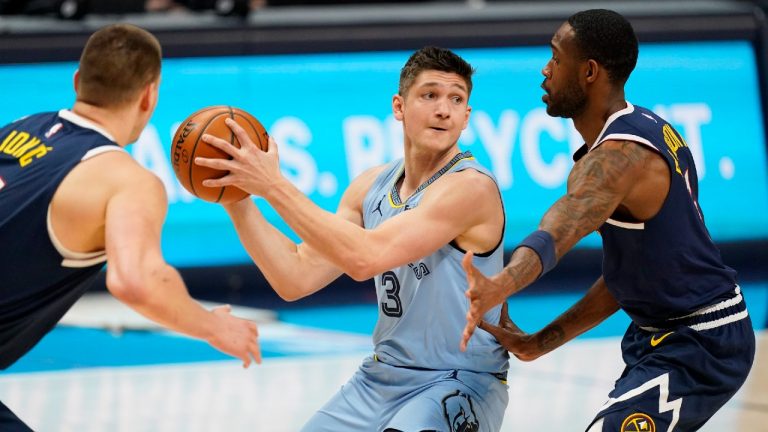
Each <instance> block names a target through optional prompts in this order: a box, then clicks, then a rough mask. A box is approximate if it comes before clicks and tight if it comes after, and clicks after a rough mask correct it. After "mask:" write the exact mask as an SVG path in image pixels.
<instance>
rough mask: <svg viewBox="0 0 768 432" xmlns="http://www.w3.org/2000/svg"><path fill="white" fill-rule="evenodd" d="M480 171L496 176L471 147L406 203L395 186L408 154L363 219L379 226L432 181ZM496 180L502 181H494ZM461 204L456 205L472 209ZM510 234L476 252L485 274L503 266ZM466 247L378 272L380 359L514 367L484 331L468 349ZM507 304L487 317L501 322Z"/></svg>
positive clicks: (412, 202) (369, 200) (371, 194)
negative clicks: (462, 347)
mask: <svg viewBox="0 0 768 432" xmlns="http://www.w3.org/2000/svg"><path fill="white" fill-rule="evenodd" d="M465 169H474V170H476V171H479V172H481V173H483V174H485V175H487V176H489V177H491V178H493V176H492V175H491V173H490V172H488V170H487V169H485V168H484V167H483V166H482V165H480V164H479V163H478V162H477V161H476V160H475V158H474V157H473V156H472V154H471V153H470V152H465V153H460V154H458V155H456V156H455V157H454V158H453V159H452V160H451V161H450V162H449V163H448V164H447V165H446V166H444V167H443V168H442V169H441V170H440V171H438V172H437V173H436V174H435V175H434V176H432V178H430V179H429V180H428V181H427V182H425V183H424V184H422V185H421V186H419V188H418V189H417V190H416V192H415V193H414V194H413V195H411V196H410V197H409V198H408V199H407V200H406V201H402V200H401V198H400V196H399V194H398V191H397V187H396V183H397V181H398V180H399V179H400V177H401V176H402V175H403V160H402V159H400V160H396V161H393V162H391V163H390V164H389V165H388V166H387V167H386V168H385V170H384V171H383V172H382V173H381V174H380V175H379V177H378V178H377V179H376V181H375V182H374V183H373V185H372V186H371V188H370V190H369V191H368V194H367V195H366V196H365V199H364V200H363V224H364V226H365V228H366V229H374V228H376V227H377V226H378V225H379V224H381V223H382V222H384V221H385V220H387V219H391V218H394V217H397V216H398V215H400V214H402V213H403V212H406V211H408V210H410V209H412V208H415V207H416V206H418V205H419V202H420V201H421V198H422V197H423V196H424V193H425V192H426V190H428V188H429V185H430V184H432V183H433V182H434V181H435V180H437V179H438V178H440V177H441V176H443V175H446V174H448V173H451V172H456V171H462V170H465ZM494 181H495V179H494ZM467 210H469V209H468V208H457V209H456V211H457V212H459V211H467ZM502 240H503V239H499V244H498V245H497V246H496V248H495V249H494V250H493V251H491V252H489V253H488V254H485V255H483V256H476V257H475V259H474V264H475V266H477V268H478V269H479V270H480V271H481V272H482V273H483V274H485V275H489V276H490V275H494V274H496V273H498V272H500V271H501V270H502V268H503V267H504V251H503V247H502V246H501V245H502V244H503V241H502ZM464 253H465V251H463V250H461V249H460V248H459V247H458V246H457V245H455V244H453V243H451V244H447V245H445V246H443V247H441V248H440V249H438V250H437V251H436V252H435V253H433V254H432V255H429V256H427V257H424V258H422V259H420V260H418V261H415V262H412V263H408V264H406V265H403V266H400V267H397V268H394V269H392V270H389V271H386V272H384V273H382V274H380V275H378V276H376V278H375V281H376V295H377V297H378V300H379V319H378V322H377V324H376V329H375V330H374V333H373V342H374V344H375V353H376V356H377V357H378V358H379V360H381V361H383V362H384V363H387V364H390V365H393V366H405V367H416V368H427V369H440V370H448V369H464V370H471V371H477V372H490V373H500V372H504V371H506V370H507V368H508V366H509V365H508V359H509V355H508V354H507V351H506V350H505V349H504V348H503V347H502V346H501V345H499V343H498V342H497V341H496V338H494V337H493V336H492V335H491V334H490V333H487V332H483V331H479V332H476V333H475V335H474V337H473V338H472V339H471V340H470V342H469V345H468V347H467V351H466V352H461V351H460V350H459V341H460V340H461V334H462V332H463V330H464V326H465V325H466V318H465V317H466V314H467V310H468V309H469V301H468V299H467V298H466V296H465V294H464V293H465V291H466V290H467V276H466V272H465V271H464V269H463V268H462V266H461V260H462V258H463V257H464ZM500 311H501V307H495V308H493V309H491V310H490V311H489V312H488V313H487V314H486V315H485V316H484V319H485V320H486V321H487V322H490V323H494V324H495V323H498V322H499V314H500Z"/></svg>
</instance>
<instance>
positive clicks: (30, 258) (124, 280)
mask: <svg viewBox="0 0 768 432" xmlns="http://www.w3.org/2000/svg"><path fill="white" fill-rule="evenodd" d="M160 61H161V49H160V44H159V43H158V41H157V39H155V37H154V36H152V35H151V34H149V33H148V32H146V31H144V30H142V29H140V28H138V27H134V26H131V25H124V24H121V25H111V26H107V27H105V28H103V29H101V30H99V31H97V32H96V33H94V34H93V35H92V36H91V38H90V39H89V40H88V43H87V44H86V46H85V49H84V51H83V54H82V57H81V58H80V68H79V70H78V72H77V73H76V74H75V90H76V93H77V99H76V101H75V104H74V106H73V107H72V110H61V111H58V112H48V113H41V114H34V115H30V116H28V117H25V118H23V119H21V120H18V121H16V122H13V123H11V124H9V125H7V126H5V127H3V128H1V129H0V245H2V248H0V275H3V276H2V277H3V280H2V284H0V369H5V368H7V367H9V366H10V365H11V364H13V363H14V362H15V361H16V360H18V359H19V358H20V357H21V356H23V355H24V354H25V353H26V352H27V351H29V350H30V349H31V348H32V347H33V346H34V345H35V344H36V343H37V342H38V341H39V340H40V339H41V338H42V337H43V336H44V335H45V334H46V333H47V332H48V331H50V330H51V329H52V328H53V327H54V325H55V324H56V323H57V322H58V321H59V319H60V318H61V317H62V316H63V315H64V313H65V312H66V311H67V310H68V309H69V308H70V307H71V306H72V304H73V303H74V302H75V301H76V300H77V299H78V298H80V296H81V295H82V294H83V293H84V292H85V290H86V289H87V288H88V286H90V284H91V282H92V281H93V279H94V278H95V276H96V275H97V273H98V272H99V270H100V269H101V268H102V267H103V265H104V261H105V260H108V261H109V267H108V268H107V287H108V288H109V290H110V292H111V293H112V294H113V295H114V296H115V297H117V298H118V299H120V300H121V301H123V302H124V303H126V304H127V305H129V306H130V307H132V308H133V309H135V310H137V311H138V312H140V313H141V314H143V315H144V316H146V317H147V318H150V319H152V320H154V321H156V322H158V323H159V324H161V325H163V326H165V327H167V328H169V329H171V330H175V331H178V332H181V333H184V334H187V335H189V336H193V337H196V338H200V339H204V340H206V341H208V343H210V344H211V345H212V346H214V347H215V348H217V349H219V350H221V351H223V352H225V353H227V354H229V355H232V356H234V357H238V358H240V359H242V360H243V363H244V365H245V366H246V367H247V366H248V365H249V364H250V362H251V357H253V358H255V359H256V361H260V354H259V347H258V340H257V330H256V325H255V324H254V323H252V322H250V321H246V320H242V319H239V318H236V317H233V316H232V315H230V314H229V309H228V307H219V308H216V309H214V310H213V311H208V310H206V309H204V308H203V307H201V306H200V304H198V303H197V302H196V301H194V300H193V299H192V298H190V297H189V294H188V293H187V289H186V287H185V286H184V283H183V281H182V280H181V278H180V277H179V274H178V273H177V272H176V270H175V269H174V268H172V267H170V266H169V265H168V264H166V263H165V261H164V260H163V256H162V253H161V251H160V231H161V228H162V224H163V220H164V218H165V211H166V207H167V199H166V196H165V190H164V189H163V185H162V183H161V182H160V180H159V179H158V178H156V177H155V176H154V175H153V174H151V173H150V172H149V171H147V170H146V169H144V168H142V167H141V166H140V165H139V164H138V163H136V162H135V161H134V160H133V159H132V158H131V157H130V155H129V154H128V153H127V152H126V151H125V150H124V149H123V147H125V146H126V145H128V144H129V143H132V142H134V141H136V139H138V137H139V134H140V133H141V131H142V130H143V129H144V127H145V126H146V124H147V122H148V121H149V118H150V116H151V115H152V112H153V111H154V109H155V105H156V102H157V95H158V86H159V83H160ZM0 430H2V431H3V432H8V431H13V432H16V431H29V430H31V429H30V428H29V427H27V426H26V425H25V424H24V423H23V422H22V421H21V420H19V419H18V418H17V417H16V416H15V415H14V414H13V413H12V412H11V411H10V410H9V409H8V408H7V407H5V405H3V404H2V403H0Z"/></svg>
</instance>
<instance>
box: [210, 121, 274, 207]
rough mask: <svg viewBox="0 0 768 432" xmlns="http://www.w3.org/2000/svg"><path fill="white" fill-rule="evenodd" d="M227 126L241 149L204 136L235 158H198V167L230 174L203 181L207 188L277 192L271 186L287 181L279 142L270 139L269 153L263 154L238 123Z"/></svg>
mask: <svg viewBox="0 0 768 432" xmlns="http://www.w3.org/2000/svg"><path fill="white" fill-rule="evenodd" d="M225 123H226V124H227V126H229V128H230V129H232V132H233V133H234V134H235V136H236V137H237V140H238V142H239V143H240V148H237V147H235V146H234V145H232V144H231V143H230V142H229V141H226V140H223V139H221V138H217V137H215V136H213V135H210V134H205V135H203V137H202V139H203V141H205V142H207V143H208V144H210V145H212V146H214V147H216V148H218V149H219V150H221V151H223V152H225V153H226V154H228V155H229V156H230V157H231V159H224V158H220V159H212V158H203V157H198V158H195V164H197V165H200V166H204V167H209V168H214V169H217V170H222V171H229V173H228V174H227V175H225V176H224V177H220V178H217V179H208V180H205V181H203V186H206V187H222V186H229V185H233V186H237V187H239V188H240V189H242V190H244V191H246V192H248V193H250V194H253V195H258V196H262V197H263V196H265V194H267V193H269V192H270V191H271V190H273V187H272V186H271V185H272V184H273V183H275V182H276V181H278V180H280V179H282V178H283V177H282V175H281V173H280V162H279V158H278V154H277V143H276V142H275V140H273V139H272V137H270V138H269V147H268V149H267V151H262V150H261V149H260V148H259V147H258V146H257V145H256V144H255V143H254V142H253V141H252V140H251V138H250V137H249V136H248V134H247V133H246V132H245V130H244V129H243V128H242V127H240V125H238V124H237V123H236V122H235V121H233V120H231V119H227V120H225Z"/></svg>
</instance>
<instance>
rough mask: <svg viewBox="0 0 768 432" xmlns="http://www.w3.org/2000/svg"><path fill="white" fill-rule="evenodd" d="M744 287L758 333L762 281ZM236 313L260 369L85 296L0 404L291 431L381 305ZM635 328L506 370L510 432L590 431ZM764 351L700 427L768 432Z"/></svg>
mask: <svg viewBox="0 0 768 432" xmlns="http://www.w3.org/2000/svg"><path fill="white" fill-rule="evenodd" d="M743 289H744V292H745V295H746V296H747V299H748V301H749V304H750V306H751V307H750V314H751V316H752V319H753V321H754V322H755V323H757V325H760V326H762V324H764V323H765V322H766V310H765V309H766V307H765V305H767V304H768V284H757V285H753V286H749V287H743ZM578 297H579V296H578V295H577V294H558V295H546V296H518V297H516V298H513V299H511V300H510V314H511V315H512V316H513V318H517V322H518V324H519V325H520V326H521V327H522V328H524V329H526V330H535V329H538V328H539V327H540V326H541V325H543V324H545V323H546V322H548V321H549V320H550V319H551V318H552V317H554V316H556V315H558V314H559V313H560V312H562V311H563V310H564V309H565V308H567V307H568V306H569V305H570V304H571V303H572V302H573V301H575V300H576V299H578ZM235 312H236V313H239V314H240V315H241V316H243V315H244V316H246V317H249V318H251V319H254V320H256V321H257V322H258V323H259V324H260V333H261V337H260V340H261V347H262V351H263V354H264V362H263V364H262V365H260V366H252V367H251V368H250V369H243V368H242V366H241V364H240V363H239V362H238V361H236V360H229V359H227V358H226V357H225V356H224V355H222V354H220V353H218V352H217V351H215V350H213V349H212V348H209V347H208V346H207V345H206V344H204V343H202V342H199V341H196V340H191V339H189V338H186V337H181V336H177V335H173V334H170V333H167V332H164V331H162V330H159V329H158V328H156V327H154V326H153V325H152V324H151V323H149V322H148V321H146V320H143V319H142V318H141V317H138V316H137V315H135V314H133V313H132V312H131V311H130V310H129V309H127V308H126V307H124V306H123V305H121V304H120V303H118V302H116V301H114V300H112V299H111V297H109V296H108V295H106V294H91V295H89V296H88V297H86V298H84V299H83V300H82V301H81V302H80V303H78V304H77V305H76V307H75V308H74V309H73V310H72V311H71V312H70V313H69V314H68V315H67V316H66V317H65V319H64V320H63V324H62V325H60V326H59V327H57V328H56V329H55V330H54V331H53V332H52V333H51V334H49V335H48V336H47V337H46V338H45V339H44V340H43V341H42V342H41V343H40V344H39V345H38V346H37V347H36V348H35V349H34V350H33V351H32V352H30V353H29V354H28V355H27V356H26V357H25V358H24V359H22V360H21V361H20V362H19V363H17V364H16V365H14V366H13V367H12V368H11V369H9V370H8V371H5V372H4V373H3V374H2V375H0V400H2V401H3V402H4V403H5V404H6V405H8V406H9V407H10V408H11V409H13V410H14V411H15V412H16V413H17V414H18V415H19V416H20V417H22V418H23V419H24V420H25V421H27V422H28V423H29V425H30V426H31V427H33V428H34V429H35V430H36V431H39V432H48V431H51V432H97V431H98V432H103V431H116V432H117V431H121V432H122V431H124V432H181V431H183V432H196V431H199V432H210V431H224V432H236V431H237V432H239V431H278V432H280V431H286V432H290V431H297V430H299V429H300V427H301V425H302V424H303V423H304V422H305V421H306V420H307V419H308V418H309V416H311V415H312V414H313V413H314V412H315V411H316V410H317V409H318V408H319V407H320V406H321V405H322V404H323V403H324V402H325V400H327V399H328V398H329V397H330V396H331V395H332V394H333V393H334V392H335V391H336V390H337V389H338V388H339V386H341V385H342V384H343V383H344V382H345V381H346V380H347V379H348V378H349V377H350V376H351V375H352V373H354V371H355V370H356V368H357V366H358V365H359V363H360V362H361V360H362V359H363V358H364V357H365V356H366V355H368V354H370V352H371V341H370V334H371V330H372V329H373V325H374V324H375V319H376V308H375V306H374V305H359V306H340V307H324V308H308V309H302V310H286V311H265V310H256V309H246V308H237V307H235ZM627 323H628V319H627V318H626V316H624V315H623V314H621V313H619V314H617V315H615V316H614V317H612V318H611V319H609V320H608V321H606V322H605V323H603V324H602V325H601V326H599V327H597V328H596V329H594V330H593V331H592V332H590V333H589V334H588V335H586V336H582V337H581V338H578V339H577V340H575V341H572V342H571V343H570V344H568V345H566V346H564V347H562V348H561V349H560V350H557V351H555V352H553V353H551V354H549V355H547V356H545V357H542V358H541V359H539V360H536V361H534V362H530V363H522V362H519V361H517V360H512V361H511V368H510V375H509V380H508V382H509V394H510V403H509V407H508V409H507V413H506V417H505V419H504V425H503V427H502V430H503V431H542V432H550V431H551V432H560V431H583V430H584V428H585V427H586V425H587V424H588V423H589V421H590V420H591V418H592V415H593V414H594V412H595V411H596V409H597V408H598V407H600V406H601V405H602V403H603V402H604V401H605V399H606V395H607V393H608V391H609V390H610V389H611V388H612V384H613V381H614V379H615V378H616V377H618V375H619V373H620V372H621V369H622V364H621V357H620V352H619V340H620V335H621V334H622V332H623V330H624V327H625V326H626V324H627ZM758 341H759V347H758V353H757V359H756V362H755V366H754V368H753V370H752V373H751V376H750V378H749V380H748V382H747V383H746V384H745V386H744V387H743V388H742V389H741V390H740V391H739V393H738V394H737V395H736V396H735V397H734V398H733V399H732V400H731V401H730V402H729V403H728V404H727V405H726V406H725V407H724V408H723V409H722V410H721V411H720V412H719V413H718V414H717V415H716V416H715V417H714V418H713V419H712V420H711V421H710V422H709V423H708V424H707V425H706V426H705V427H704V428H703V429H702V431H708V432H716V431H717V432H761V431H768V370H766V369H767V367H768V333H766V332H765V330H759V331H758ZM457 343H458V340H457Z"/></svg>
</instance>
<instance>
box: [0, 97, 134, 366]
mask: <svg viewBox="0 0 768 432" xmlns="http://www.w3.org/2000/svg"><path fill="white" fill-rule="evenodd" d="M111 150H120V151H123V150H122V148H121V147H120V146H118V145H117V144H116V143H115V142H114V140H113V139H112V138H111V137H110V136H109V134H108V133H106V132H105V131H103V130H101V129H100V128H99V127H98V126H96V125H94V124H92V123H90V122H89V121H88V120H86V119H84V118H82V117H80V116H78V115H76V114H74V113H72V112H70V111H67V110H62V111H59V112H49V113H41V114H36V115H32V116H29V117H25V118H23V119H21V120H18V121H16V122H14V123H11V124H9V125H6V126H5V127H3V128H2V129H0V245H2V247H1V248H0V277H2V283H0V368H2V369H5V368H7V367H8V366H10V365H11V364H13V363H14V362H15V361H16V360H18V359H19V357H21V356H22V355H24V354H25V353H26V352H27V351H29V350H30V349H31V348H32V347H33V346H34V345H35V344H36V343H37V342H38V341H39V340H40V339H41V338H42V337H43V336H44V335H45V334H46V333H47V332H48V331H50V330H51V328H53V326H54V325H55V324H56V323H57V322H58V321H59V319H61V317H62V316H63V315H64V313H65V312H66V311H67V310H68V309H69V308H70V307H71V306H72V304H73V303H74V302H75V301H76V300H77V299H78V298H79V297H80V296H81V295H82V293H83V292H84V291H85V290H86V289H87V288H88V286H89V285H90V283H91V281H92V280H93V278H94V277H95V276H96V274H97V273H98V271H99V270H100V269H101V267H102V266H103V263H104V261H105V260H106V254H105V253H104V251H100V252H93V253H77V252H72V251H68V250H67V249H66V248H65V247H63V245H61V244H60V243H59V242H58V241H57V240H56V238H55V236H54V235H53V232H52V230H51V229H50V221H49V210H50V203H51V199H52V198H53V195H54V193H55V192H56V190H57V188H58V187H59V184H61V181H62V180H63V179H64V177H65V176H66V175H67V174H68V173H69V172H70V171H71V170H72V169H73V168H74V167H75V166H76V165H77V164H78V163H80V161H82V160H85V159H87V158H89V157H91V156H93V155H96V154H99V153H102V152H104V151H111Z"/></svg>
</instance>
